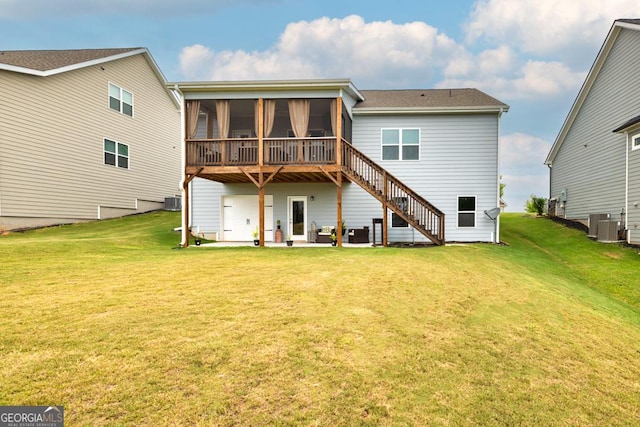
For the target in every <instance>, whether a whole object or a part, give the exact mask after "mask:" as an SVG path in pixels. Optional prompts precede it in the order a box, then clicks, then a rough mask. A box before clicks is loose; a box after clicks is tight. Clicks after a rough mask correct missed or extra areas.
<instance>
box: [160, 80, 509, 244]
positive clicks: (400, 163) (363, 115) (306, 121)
mask: <svg viewBox="0 0 640 427" xmlns="http://www.w3.org/2000/svg"><path fill="white" fill-rule="evenodd" d="M168 87H176V89H177V90H178V91H179V92H180V95H181V97H182V98H183V99H184V102H183V105H184V111H183V114H184V120H183V126H184V135H185V141H184V152H185V157H184V160H183V161H184V163H185V177H184V182H185V193H184V196H183V208H184V211H183V214H184V217H183V229H184V230H187V229H189V228H190V229H191V231H192V234H201V235H205V236H207V237H210V238H216V239H218V240H222V241H250V240H252V239H253V237H252V234H251V232H252V231H254V230H255V229H258V230H259V231H261V234H262V243H264V241H272V240H274V239H276V238H277V237H276V230H277V221H278V220H280V221H281V224H282V230H283V232H284V234H285V235H291V236H292V239H293V240H298V241H307V242H309V241H314V238H315V237H317V236H315V235H314V233H315V232H316V231H317V230H318V229H319V228H321V227H322V226H331V225H335V224H340V223H341V222H342V221H344V222H345V223H346V227H347V228H348V229H352V228H355V229H360V230H362V229H364V227H365V226H366V227H368V228H369V230H368V240H369V241H370V242H372V239H373V227H374V225H373V219H377V220H379V221H381V222H382V223H381V224H376V231H377V236H376V240H377V242H378V243H381V242H383V238H382V236H381V233H384V242H383V243H385V244H386V243H387V242H416V243H424V242H430V241H431V242H433V243H436V244H442V243H444V242H445V241H448V242H451V241H460V242H477V241H482V242H497V241H499V218H498V219H497V220H496V221H494V220H492V219H490V218H489V217H488V216H487V215H486V214H485V211H486V210H491V209H495V208H497V207H499V206H500V197H499V176H500V171H499V166H498V165H499V123H500V118H501V115H502V113H504V112H506V111H508V108H509V107H508V106H507V105H506V104H504V103H502V102H500V101H498V100H496V99H494V98H492V97H490V96H488V95H486V94H484V93H482V92H481V91H478V90H476V89H451V90H450V89H435V90H434V89H431V90H362V91H360V90H358V89H357V88H356V87H355V86H354V85H353V84H352V83H351V81H350V80H339V79H338V80H293V81H239V82H182V83H169V84H168ZM292 100H293V101H300V103H301V104H304V105H306V107H305V108H306V110H300V111H304V112H302V113H298V112H297V111H298V106H296V105H297V104H295V103H294V104H292V103H291V101H292ZM294 110H295V111H294ZM300 117H302V119H301V118H300ZM299 123H302V124H303V125H304V126H303V127H302V129H299V128H298V127H299ZM261 200H263V201H261ZM440 220H442V222H439V221H440ZM313 224H315V227H314V226H313ZM344 239H345V241H346V239H347V234H345V235H344ZM182 244H183V245H185V244H188V236H187V235H186V232H185V234H184V235H183V242H182Z"/></svg>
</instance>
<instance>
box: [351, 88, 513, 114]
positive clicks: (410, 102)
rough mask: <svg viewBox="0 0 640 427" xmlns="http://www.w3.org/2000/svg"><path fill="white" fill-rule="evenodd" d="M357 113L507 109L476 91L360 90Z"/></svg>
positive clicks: (500, 103) (502, 104)
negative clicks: (361, 99) (358, 111)
mask: <svg viewBox="0 0 640 427" xmlns="http://www.w3.org/2000/svg"><path fill="white" fill-rule="evenodd" d="M360 92H361V93H362V95H363V96H364V98H365V100H364V101H362V102H359V103H358V104H357V105H356V106H355V108H356V109H358V110H364V109H367V110H385V109H392V110H393V109H402V110H407V109H412V110H438V109H493V108H495V109H503V110H507V109H508V108H509V106H508V105H507V104H504V103H502V102H500V101H498V100H497V99H495V98H493V97H491V96H489V95H487V94H486V93H484V92H482V91H479V90H478V89H408V90H361V91H360Z"/></svg>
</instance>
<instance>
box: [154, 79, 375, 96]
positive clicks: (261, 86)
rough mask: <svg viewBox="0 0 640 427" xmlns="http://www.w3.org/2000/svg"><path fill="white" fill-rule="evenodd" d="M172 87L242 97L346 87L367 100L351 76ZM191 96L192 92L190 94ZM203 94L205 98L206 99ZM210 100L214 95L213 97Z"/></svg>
mask: <svg viewBox="0 0 640 427" xmlns="http://www.w3.org/2000/svg"><path fill="white" fill-rule="evenodd" d="M166 84H167V86H170V87H172V88H173V87H178V88H180V91H181V92H182V93H184V94H185V95H186V94H188V93H194V92H200V93H202V94H206V93H209V94H211V93H216V97H218V96H219V95H222V96H227V97H228V96H231V95H233V96H232V97H233V98H242V96H240V94H241V93H245V94H247V95H246V96H247V97H255V94H258V93H278V94H279V96H289V95H291V94H295V93H300V92H304V91H309V92H316V91H320V92H321V93H335V94H336V95H338V94H340V91H342V90H346V91H347V92H348V93H350V94H351V96H353V97H355V98H357V99H360V100H364V97H363V96H362V94H361V93H360V92H359V91H358V89H356V87H355V86H353V84H352V83H351V80H349V79H314V80H244V81H196V82H169V83H166ZM186 97H187V98H189V96H188V95H186ZM206 98H207V96H204V95H203V96H202V98H201V99H206ZM209 99H211V97H210V96H209Z"/></svg>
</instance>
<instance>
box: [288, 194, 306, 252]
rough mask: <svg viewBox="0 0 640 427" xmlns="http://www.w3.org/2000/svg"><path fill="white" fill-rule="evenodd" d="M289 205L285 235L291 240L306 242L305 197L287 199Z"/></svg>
mask: <svg viewBox="0 0 640 427" xmlns="http://www.w3.org/2000/svg"><path fill="white" fill-rule="evenodd" d="M287 201H288V205H289V209H288V211H289V213H288V224H289V226H288V229H287V234H288V235H290V236H291V239H292V240H304V241H306V240H307V196H289V197H287Z"/></svg>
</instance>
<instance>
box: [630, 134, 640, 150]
mask: <svg viewBox="0 0 640 427" xmlns="http://www.w3.org/2000/svg"><path fill="white" fill-rule="evenodd" d="M631 149H632V150H638V149H640V135H636V136H634V137H633V138H631Z"/></svg>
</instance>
